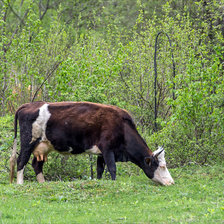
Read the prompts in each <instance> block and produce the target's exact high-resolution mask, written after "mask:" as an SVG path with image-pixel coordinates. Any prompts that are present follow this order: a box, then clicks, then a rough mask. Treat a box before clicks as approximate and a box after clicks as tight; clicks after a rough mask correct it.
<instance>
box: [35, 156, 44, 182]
mask: <svg viewBox="0 0 224 224" xmlns="http://www.w3.org/2000/svg"><path fill="white" fill-rule="evenodd" d="M43 165H44V160H43V161H37V158H36V157H35V156H34V158H33V161H32V166H33V169H34V172H35V174H36V177H37V181H38V183H43V182H45V179H44V175H43Z"/></svg>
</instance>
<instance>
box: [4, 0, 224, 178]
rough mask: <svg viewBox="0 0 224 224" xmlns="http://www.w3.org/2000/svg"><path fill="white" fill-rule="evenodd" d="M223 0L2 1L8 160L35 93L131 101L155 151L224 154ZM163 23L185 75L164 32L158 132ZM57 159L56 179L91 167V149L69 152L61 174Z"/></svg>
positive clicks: (207, 157) (173, 155) (176, 160)
mask: <svg viewBox="0 0 224 224" xmlns="http://www.w3.org/2000/svg"><path fill="white" fill-rule="evenodd" d="M223 3H224V2H223V0H219V1H213V0H206V1H195V0H191V1H187V0H183V1H177V0H169V1H145V0H142V1H130V0H125V1H112V2H110V1H100V0H99V1H98V0H94V1H83V0H79V1H75V2H74V1H70V0H69V1H64V2H62V1H57V0H54V1H48V0H45V1H31V0H26V1H17V0H15V1H1V5H2V7H1V9H0V32H1V35H0V58H1V60H0V101H1V107H0V115H1V120H0V121H1V125H5V120H7V119H10V122H9V123H8V124H7V127H8V128H10V134H9V133H8V131H7V129H5V128H3V129H2V130H1V140H0V141H1V142H2V145H1V146H0V147H1V154H0V156H1V157H2V156H3V154H4V156H3V158H4V159H3V161H2V163H4V164H7V159H6V158H8V157H9V156H7V157H5V156H6V155H7V153H8V155H9V152H10V144H11V143H12V138H11V137H12V132H11V129H12V127H13V123H12V118H9V116H8V114H13V113H14V112H15V110H16V108H17V107H18V106H20V105H21V104H23V103H26V102H30V101H32V99H33V97H34V96H35V100H45V101H91V102H100V103H106V104H113V105H117V106H120V107H121V108H124V109H127V110H128V111H130V113H131V114H132V116H133V117H134V120H135V122H136V124H137V127H138V130H139V132H140V133H141V134H142V135H143V136H144V138H145V139H146V140H147V142H148V143H149V146H150V148H151V149H152V150H154V149H155V148H156V147H157V145H159V144H162V145H164V147H165V149H166V152H167V158H168V160H167V161H168V164H169V165H170V166H177V165H178V166H179V165H183V164H187V163H189V162H196V163H200V164H208V163H209V164H214V163H215V162H217V161H222V159H223V158H224V150H223V127H224V123H223V122H224V120H223V117H224V116H223V113H224V109H223V108H224V107H223V105H224V104H223V102H224V97H223V96H224V94H223V89H224V83H223V63H224V58H223V53H224V52H223V51H224V40H223V37H224V26H223V23H222V21H223V7H222V6H223ZM161 30H162V31H164V32H166V33H167V34H168V35H169V36H170V38H171V40H172V48H173V52H174V59H175V63H176V77H175V79H173V71H172V61H171V54H170V52H171V49H170V46H169V43H168V41H167V38H166V36H165V35H161V36H160V39H159V45H158V49H157V50H158V58H157V66H158V67H157V70H158V80H157V81H158V82H157V89H158V93H157V111H158V118H157V121H156V122H157V126H158V128H159V131H158V133H155V132H154V131H155V130H154V122H155V121H154V52H155V48H154V46H155V38H156V35H157V34H158V32H159V31H161ZM44 81H45V82H44ZM173 83H175V88H176V89H175V99H173V98H172V94H173ZM5 115H6V117H4V116H5ZM3 152H4V153H3ZM49 158H50V159H51V160H50V161H49V163H48V165H47V166H46V168H45V169H46V173H49V176H47V178H49V179H51V177H50V175H52V179H53V180H55V179H57V178H59V179H63V178H65V179H66V177H67V179H69V180H70V179H72V178H73V177H75V178H80V177H82V178H84V176H88V175H87V173H88V172H89V166H90V165H89V164H87V160H88V156H87V157H80V158H79V159H76V158H72V157H71V158H69V159H68V160H66V164H68V166H67V170H64V173H63V172H60V169H58V170H57V172H55V173H53V170H54V169H53V166H54V163H55V164H57V166H58V167H62V166H63V163H64V159H63V157H59V156H58V155H52V156H50V157H49ZM93 163H95V158H94V161H93ZM77 166H78V168H77V169H73V167H77ZM3 167H4V166H3ZM128 167H129V166H127V167H126V166H125V167H124V173H125V172H126V171H127V172H129V171H128V170H129V168H128ZM131 169H132V168H131ZM75 170H76V171H75ZM5 171H7V169H6V170H5ZM26 172H27V177H28V178H31V177H33V171H31V169H30V167H29V166H28V169H27V171H26ZM131 172H132V171H131Z"/></svg>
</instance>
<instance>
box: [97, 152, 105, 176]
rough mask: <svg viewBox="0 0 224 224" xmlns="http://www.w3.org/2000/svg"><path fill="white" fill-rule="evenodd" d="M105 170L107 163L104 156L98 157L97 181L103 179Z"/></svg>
mask: <svg viewBox="0 0 224 224" xmlns="http://www.w3.org/2000/svg"><path fill="white" fill-rule="evenodd" d="M104 168H105V161H104V159H103V156H98V157H97V179H101V178H102V175H103V171H104Z"/></svg>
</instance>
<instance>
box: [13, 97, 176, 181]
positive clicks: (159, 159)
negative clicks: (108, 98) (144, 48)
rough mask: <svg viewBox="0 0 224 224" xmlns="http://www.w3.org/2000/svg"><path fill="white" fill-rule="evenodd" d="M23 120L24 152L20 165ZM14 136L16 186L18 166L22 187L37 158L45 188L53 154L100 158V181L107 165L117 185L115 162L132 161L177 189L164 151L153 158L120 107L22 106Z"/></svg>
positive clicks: (86, 104) (73, 104)
mask: <svg viewBox="0 0 224 224" xmlns="http://www.w3.org/2000/svg"><path fill="white" fill-rule="evenodd" d="M18 120H19V126H20V143H21V150H20V154H19V156H18V159H16V151H17V149H16V145H17V140H16V139H17V122H18ZM14 134H15V137H14V144H13V150H12V155H11V157H10V182H11V183H12V182H13V176H14V168H15V164H16V160H17V184H23V177H24V174H23V173H24V168H25V166H26V164H27V163H28V161H29V159H30V156H31V154H32V153H33V155H34V157H33V161H32V166H33V168H34V171H35V174H36V178H37V181H38V182H39V183H42V182H44V181H45V179H44V176H43V165H44V162H46V161H47V156H48V154H49V153H50V152H51V151H57V152H59V153H62V154H65V153H67V154H81V153H91V154H96V155H98V157H97V178H98V179H101V178H102V174H103V172H104V169H105V165H107V168H108V171H109V173H110V175H111V178H112V180H115V178H116V162H127V161H131V162H132V163H134V164H136V165H137V166H139V167H140V168H141V169H142V170H143V171H144V173H145V174H146V176H147V177H149V178H150V179H152V180H153V181H155V182H158V183H160V184H162V185H171V184H173V183H174V181H173V179H172V177H171V175H170V173H169V171H168V169H167V167H166V161H165V156H164V155H165V154H164V153H165V152H164V150H163V148H160V147H159V148H158V150H156V151H155V152H152V151H151V150H150V149H149V148H148V146H147V144H146V142H145V141H144V140H143V138H142V137H141V136H140V135H139V133H138V131H137V129H136V126H135V124H134V122H133V119H132V117H131V116H130V114H129V113H128V112H127V111H126V110H123V109H120V108H119V107H116V106H111V105H104V104H98V103H90V102H54V103H48V102H43V101H37V102H32V103H27V104H23V105H22V106H20V107H19V109H18V110H17V111H16V113H15V121H14Z"/></svg>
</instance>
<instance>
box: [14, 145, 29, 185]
mask: <svg viewBox="0 0 224 224" xmlns="http://www.w3.org/2000/svg"><path fill="white" fill-rule="evenodd" d="M30 155H31V149H27V150H24V149H23V148H22V147H21V152H20V155H19V157H18V159H17V184H23V173H24V169H25V166H26V164H27V163H28V161H29V159H30Z"/></svg>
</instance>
